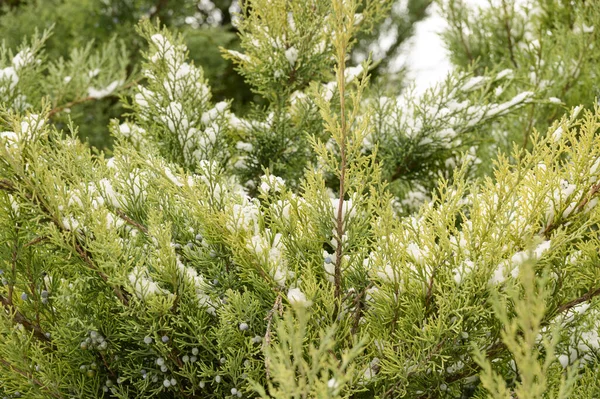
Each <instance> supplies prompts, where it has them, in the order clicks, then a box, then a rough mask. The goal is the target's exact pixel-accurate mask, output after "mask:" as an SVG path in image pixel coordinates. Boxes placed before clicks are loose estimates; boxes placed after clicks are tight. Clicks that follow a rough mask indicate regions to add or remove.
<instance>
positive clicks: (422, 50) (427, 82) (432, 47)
mask: <svg viewBox="0 0 600 399" xmlns="http://www.w3.org/2000/svg"><path fill="white" fill-rule="evenodd" d="M465 3H467V4H470V5H476V6H482V7H484V6H486V5H487V3H488V2H487V0H466V1H465ZM428 12H429V17H427V18H425V19H424V20H422V21H420V22H418V23H417V24H416V25H415V35H414V36H413V37H412V38H411V39H409V42H408V46H407V56H406V58H404V59H401V60H399V62H402V63H405V64H406V65H407V66H408V77H409V79H411V80H414V83H415V91H416V92H417V93H422V92H423V91H424V90H425V89H426V88H428V87H430V86H432V85H433V84H435V83H437V82H439V81H441V80H443V79H444V78H445V77H446V75H447V74H448V72H450V70H451V69H452V66H451V64H450V60H449V59H448V53H447V51H446V49H445V47H444V44H443V42H442V39H441V37H440V33H441V32H442V31H443V30H444V28H445V27H446V26H447V24H446V20H445V19H444V18H443V17H442V16H441V15H440V10H439V7H438V6H437V4H436V3H434V4H432V5H431V6H430V8H429V10H428Z"/></svg>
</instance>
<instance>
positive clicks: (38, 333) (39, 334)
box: [0, 295, 51, 342]
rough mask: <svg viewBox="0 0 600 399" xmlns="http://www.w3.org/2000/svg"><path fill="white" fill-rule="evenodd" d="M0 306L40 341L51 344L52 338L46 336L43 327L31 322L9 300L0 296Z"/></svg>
mask: <svg viewBox="0 0 600 399" xmlns="http://www.w3.org/2000/svg"><path fill="white" fill-rule="evenodd" d="M0 304H1V305H2V306H3V307H4V308H5V309H6V310H7V311H8V313H9V315H10V316H11V318H12V320H13V321H14V322H15V323H19V324H21V325H23V327H25V329H26V330H27V331H30V332H32V333H33V335H34V336H35V337H36V338H38V339H39V340H40V341H45V342H51V341H50V338H48V337H47V336H46V334H45V333H44V331H43V330H42V329H41V327H40V326H38V325H36V324H34V323H32V322H31V321H29V319H27V317H25V316H24V315H23V314H22V313H21V312H19V311H18V310H17V308H16V307H15V306H14V305H13V304H12V301H10V300H9V299H8V298H5V297H4V296H2V295H0Z"/></svg>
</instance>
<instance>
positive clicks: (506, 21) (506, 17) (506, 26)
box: [502, 0, 519, 68]
mask: <svg viewBox="0 0 600 399" xmlns="http://www.w3.org/2000/svg"><path fill="white" fill-rule="evenodd" d="M502 9H503V10H504V30H506V37H507V39H508V52H509V53H510V60H511V61H512V63H513V65H514V66H515V68H518V67H519V66H518V65H517V61H516V60H515V53H514V51H513V47H514V44H513V40H512V34H511V33H510V21H509V15H508V10H507V8H506V0H502Z"/></svg>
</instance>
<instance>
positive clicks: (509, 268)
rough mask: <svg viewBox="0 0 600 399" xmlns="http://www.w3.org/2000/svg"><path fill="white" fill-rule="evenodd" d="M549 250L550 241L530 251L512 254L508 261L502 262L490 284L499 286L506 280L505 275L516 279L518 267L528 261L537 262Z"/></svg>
mask: <svg viewBox="0 0 600 399" xmlns="http://www.w3.org/2000/svg"><path fill="white" fill-rule="evenodd" d="M549 249H550V241H543V242H542V243H540V244H538V245H537V246H536V247H535V248H534V249H532V250H523V251H518V252H516V253H514V254H513V255H512V256H511V257H510V259H509V260H505V261H502V262H501V263H500V264H499V265H498V267H497V268H496V270H495V271H494V274H493V275H492V277H491V278H490V284H500V283H502V282H504V281H505V280H506V276H507V274H510V276H511V277H513V278H517V277H518V276H519V267H520V266H521V265H522V264H523V263H525V262H528V261H537V260H538V259H540V258H541V257H542V256H543V254H544V253H545V252H546V251H548V250H549Z"/></svg>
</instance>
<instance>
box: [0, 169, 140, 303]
mask: <svg viewBox="0 0 600 399" xmlns="http://www.w3.org/2000/svg"><path fill="white" fill-rule="evenodd" d="M0 190H5V191H8V192H14V191H16V188H15V186H14V184H13V183H12V182H11V181H10V180H7V179H1V180H0ZM28 198H29V199H30V200H31V201H32V202H34V203H35V204H36V205H38V206H39V207H40V208H41V209H42V211H43V212H45V213H47V214H49V215H50V219H51V222H52V223H53V224H54V225H55V226H56V227H58V228H59V229H60V230H61V231H66V229H65V227H64V226H63V225H62V223H60V222H59V221H58V220H57V219H56V218H54V217H52V213H51V212H50V210H49V209H48V207H47V206H46V205H45V204H44V203H43V202H42V201H41V200H40V199H39V198H37V197H35V196H34V195H32V194H29V196H28ZM73 246H74V248H75V251H76V252H77V254H78V255H79V256H80V257H81V259H82V260H83V261H84V263H85V264H86V265H88V267H89V268H90V269H92V270H94V271H96V272H97V273H98V275H99V276H100V277H101V278H102V280H104V282H106V283H108V276H107V275H106V274H104V273H103V272H102V271H101V270H100V269H98V267H97V266H96V265H95V264H94V262H93V261H92V257H91V255H90V254H89V253H88V252H87V251H86V250H85V249H84V248H83V247H82V246H81V244H80V243H79V240H78V239H76V241H75V243H74V245H73ZM112 288H113V291H114V292H115V295H116V296H117V298H119V300H120V301H121V303H123V305H125V306H128V305H129V300H128V299H127V297H126V295H125V293H124V292H123V291H122V290H121V288H120V287H112Z"/></svg>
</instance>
